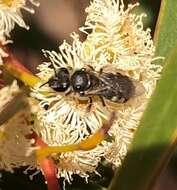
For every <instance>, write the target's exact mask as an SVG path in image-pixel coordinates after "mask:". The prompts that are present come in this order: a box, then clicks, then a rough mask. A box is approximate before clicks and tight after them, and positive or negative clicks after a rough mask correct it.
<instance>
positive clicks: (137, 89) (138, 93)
mask: <svg viewBox="0 0 177 190" xmlns="http://www.w3.org/2000/svg"><path fill="white" fill-rule="evenodd" d="M132 82H133V84H134V87H135V92H134V96H141V95H142V94H144V92H145V91H146V89H145V87H144V86H143V84H142V83H140V82H138V81H132Z"/></svg>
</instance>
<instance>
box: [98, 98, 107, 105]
mask: <svg viewBox="0 0 177 190" xmlns="http://www.w3.org/2000/svg"><path fill="white" fill-rule="evenodd" d="M99 97H100V100H101V103H102V105H103V107H105V106H106V103H105V101H104V99H103V97H102V96H99Z"/></svg>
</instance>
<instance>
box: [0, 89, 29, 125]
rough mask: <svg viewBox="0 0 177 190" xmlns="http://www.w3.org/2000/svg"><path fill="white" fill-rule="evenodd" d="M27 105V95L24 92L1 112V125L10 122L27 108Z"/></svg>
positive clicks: (16, 96) (17, 95)
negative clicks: (9, 120) (16, 114)
mask: <svg viewBox="0 0 177 190" xmlns="http://www.w3.org/2000/svg"><path fill="white" fill-rule="evenodd" d="M27 105H28V104H27V101H26V98H25V95H24V94H23V93H22V92H19V93H17V94H15V95H14V97H13V98H12V99H11V100H10V101H9V102H8V103H7V104H6V105H4V106H3V107H2V108H1V110H0V125H2V124H3V123H5V122H6V121H8V119H10V118H11V117H12V116H13V115H15V113H17V112H18V111H19V110H21V109H24V108H26V107H27Z"/></svg>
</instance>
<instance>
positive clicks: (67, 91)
mask: <svg viewBox="0 0 177 190" xmlns="http://www.w3.org/2000/svg"><path fill="white" fill-rule="evenodd" d="M71 92H72V89H71V88H68V89H67V90H66V91H65V96H68V95H69V94H71Z"/></svg>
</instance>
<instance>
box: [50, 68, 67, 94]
mask: <svg viewBox="0 0 177 190" xmlns="http://www.w3.org/2000/svg"><path fill="white" fill-rule="evenodd" d="M49 86H50V87H51V88H52V89H53V90H55V91H57V92H64V91H66V90H67V89H68V87H69V86H70V76H69V72H68V70H67V69H66V68H60V69H59V70H58V71H57V73H56V76H54V77H52V78H50V79H49Z"/></svg>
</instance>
